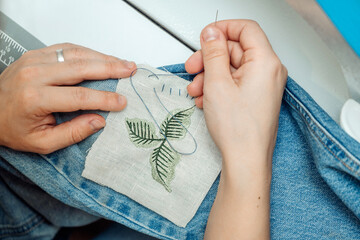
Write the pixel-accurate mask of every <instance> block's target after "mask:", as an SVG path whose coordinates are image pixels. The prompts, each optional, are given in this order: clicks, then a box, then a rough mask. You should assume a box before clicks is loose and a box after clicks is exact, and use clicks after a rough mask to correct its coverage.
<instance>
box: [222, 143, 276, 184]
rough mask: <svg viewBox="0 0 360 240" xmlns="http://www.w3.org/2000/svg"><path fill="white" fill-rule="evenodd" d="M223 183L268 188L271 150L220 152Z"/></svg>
mask: <svg viewBox="0 0 360 240" xmlns="http://www.w3.org/2000/svg"><path fill="white" fill-rule="evenodd" d="M222 156H223V159H222V173H221V175H222V176H221V177H222V178H223V181H224V183H227V184H231V185H233V186H239V187H243V186H249V187H250V186H251V187H256V186H263V187H264V188H269V187H270V183H271V177H272V151H271V152H270V153H269V152H266V151H252V149H251V148H247V149H246V150H245V149H244V150H241V149H240V148H238V149H237V150H232V151H231V152H224V153H223V154H222Z"/></svg>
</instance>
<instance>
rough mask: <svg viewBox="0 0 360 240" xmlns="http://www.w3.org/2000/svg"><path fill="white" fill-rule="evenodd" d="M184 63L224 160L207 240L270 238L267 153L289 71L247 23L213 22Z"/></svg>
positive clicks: (191, 91)
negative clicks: (191, 77)
mask: <svg viewBox="0 0 360 240" xmlns="http://www.w3.org/2000/svg"><path fill="white" fill-rule="evenodd" d="M200 42H201V50H200V51H198V52H196V53H194V54H193V55H192V56H191V57H190V58H189V59H188V61H187V62H186V69H187V71H188V72H189V73H196V72H199V71H201V69H203V68H204V72H203V73H201V74H198V75H197V76H196V77H195V79H194V81H193V82H192V83H191V84H190V85H189V86H188V92H189V94H190V95H192V96H194V97H197V99H196V101H195V103H196V105H197V106H198V107H203V108H204V114H205V119H206V124H207V127H208V129H209V132H210V134H211V136H212V138H213V140H214V141H215V143H216V145H217V146H218V147H219V149H220V151H221V153H222V156H223V162H222V163H223V164H222V172H221V177H220V184H219V188H218V194H217V196H216V200H215V203H214V205H213V207H212V210H211V212H210V216H209V219H208V224H207V228H206V232H205V238H206V239H265V238H269V209H270V205H269V204H270V203H269V202H270V182H271V165H272V154H273V150H274V146H275V141H276V132H277V127H278V119H279V112H280V106H281V100H282V95H283V91H284V87H285V83H286V79H287V70H286V68H285V67H284V66H283V65H282V64H281V62H280V60H279V58H278V57H277V56H276V54H275V53H274V51H273V49H272V47H271V45H270V43H269V41H268V39H267V37H266V35H265V33H264V32H263V31H262V29H261V28H260V26H259V25H258V24H257V23H256V22H254V21H250V20H228V21H220V22H217V23H216V25H215V24H214V23H213V24H210V25H209V26H207V27H206V28H205V29H204V30H203V31H202V33H201V37H200Z"/></svg>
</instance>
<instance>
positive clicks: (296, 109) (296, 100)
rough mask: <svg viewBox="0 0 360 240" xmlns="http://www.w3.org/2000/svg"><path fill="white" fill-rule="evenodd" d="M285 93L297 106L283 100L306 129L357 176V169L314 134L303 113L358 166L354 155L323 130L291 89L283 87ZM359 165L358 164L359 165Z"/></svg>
mask: <svg viewBox="0 0 360 240" xmlns="http://www.w3.org/2000/svg"><path fill="white" fill-rule="evenodd" d="M285 91H286V93H287V94H288V96H289V97H290V98H292V99H293V100H294V101H295V102H296V103H297V104H298V105H299V106H295V105H294V104H293V103H291V102H290V101H288V100H286V99H285V101H286V102H287V103H288V104H290V105H291V106H292V107H293V109H294V110H295V111H296V112H297V113H298V114H299V115H300V116H301V117H302V118H303V120H304V122H305V123H306V125H307V126H308V129H309V130H310V131H311V132H312V133H313V134H314V136H315V137H316V138H317V139H318V141H319V142H320V143H321V144H322V145H323V146H324V147H325V148H326V149H327V150H328V152H330V153H331V154H332V155H333V156H334V157H335V158H336V159H338V160H339V161H340V162H341V163H342V164H343V165H344V166H345V167H346V168H347V169H349V170H350V171H351V172H352V173H354V174H355V175H357V176H360V174H359V173H357V171H356V170H355V169H353V168H351V167H350V166H348V164H346V163H345V162H344V161H343V160H342V159H340V158H339V157H338V156H336V154H335V153H334V152H333V151H332V150H331V149H329V147H328V146H327V145H326V144H325V143H324V142H323V140H321V138H320V136H319V135H318V134H316V132H315V131H314V130H313V129H312V128H311V126H310V125H309V122H308V120H306V118H305V116H304V115H305V114H307V115H308V116H309V117H310V119H311V122H312V123H314V124H315V126H316V127H317V128H318V130H320V131H321V132H322V133H323V134H324V136H326V138H327V139H328V140H329V141H331V142H332V143H333V144H334V145H336V146H337V147H338V148H339V149H341V151H342V152H343V153H344V154H345V156H346V157H347V158H348V159H349V160H351V161H352V162H353V163H354V164H356V165H357V166H359V164H358V163H357V162H356V161H355V160H354V159H356V158H355V157H354V156H352V154H351V153H349V152H348V151H347V150H346V149H343V147H342V146H340V144H339V143H338V142H337V141H334V140H333V139H334V137H333V136H332V135H331V134H329V133H328V132H327V131H325V130H323V129H322V128H321V127H320V126H319V125H320V124H319V122H318V121H317V120H316V119H315V118H314V116H313V115H312V114H311V113H310V111H309V110H308V109H307V108H306V107H305V106H304V105H303V104H302V103H301V102H300V101H299V100H298V99H297V98H296V97H295V96H294V95H293V94H292V93H291V91H290V90H289V89H287V88H285ZM301 108H302V109H303V110H305V112H306V113H305V114H303V113H301V112H300V111H299V109H301ZM359 167H360V166H359Z"/></svg>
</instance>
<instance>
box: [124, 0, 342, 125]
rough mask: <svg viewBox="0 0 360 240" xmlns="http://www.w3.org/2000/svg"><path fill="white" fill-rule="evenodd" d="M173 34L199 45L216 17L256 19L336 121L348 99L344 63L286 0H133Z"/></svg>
mask: <svg viewBox="0 0 360 240" xmlns="http://www.w3.org/2000/svg"><path fill="white" fill-rule="evenodd" d="M129 1H130V2H131V3H132V4H134V5H135V6H137V7H138V8H139V9H141V10H142V11H144V12H145V13H146V14H148V15H149V16H150V17H152V18H154V19H156V21H158V22H159V23H160V24H162V25H163V26H164V27H165V28H167V29H168V30H169V31H171V32H172V33H173V34H174V35H176V36H177V37H179V38H180V39H182V40H183V41H184V42H186V43H187V44H189V45H191V46H192V47H193V48H196V49H199V48H200V44H199V35H200V32H201V30H202V29H203V27H204V26H206V25H207V24H209V23H211V22H214V20H215V15H216V11H217V10H218V11H219V14H218V20H223V19H253V20H256V21H257V22H259V24H260V26H261V27H262V28H263V29H264V31H265V33H266V34H267V36H268V38H269V40H270V42H271V44H272V46H273V48H274V50H275V52H276V53H277V54H278V56H279V57H280V59H281V61H282V62H283V64H284V65H285V66H286V67H287V68H288V70H289V75H290V76H291V77H293V78H294V79H295V80H296V81H297V82H298V83H299V84H300V85H301V86H302V87H303V88H304V89H305V90H306V91H307V92H308V93H310V95H311V96H312V97H313V98H314V99H315V100H316V101H317V103H318V104H319V105H320V106H322V107H323V108H324V109H325V110H326V111H327V112H328V113H329V115H330V116H332V117H333V119H334V120H336V121H339V116H340V110H341V107H342V105H343V104H344V103H345V101H346V99H348V98H349V93H348V87H347V82H346V80H345V77H344V74H343V72H342V69H341V66H340V64H339V62H338V60H337V59H336V57H335V56H334V54H333V53H332V52H331V51H330V49H329V48H328V46H327V45H326V44H325V43H324V42H323V41H322V40H321V38H320V37H319V36H318V34H317V33H316V32H315V31H314V29H313V28H312V27H310V26H309V24H308V23H307V22H306V21H305V20H304V19H303V18H302V17H301V16H300V15H299V14H298V13H297V12H296V11H295V10H294V9H293V8H292V7H291V6H289V5H288V4H287V3H286V2H285V0H222V1H220V0H197V1H193V0H182V1H174V0H151V1H149V0H129Z"/></svg>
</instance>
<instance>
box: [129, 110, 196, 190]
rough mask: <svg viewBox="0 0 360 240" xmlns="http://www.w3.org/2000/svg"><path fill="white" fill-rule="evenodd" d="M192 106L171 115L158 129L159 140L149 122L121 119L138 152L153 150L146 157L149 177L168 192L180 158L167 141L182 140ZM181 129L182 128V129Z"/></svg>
mask: <svg viewBox="0 0 360 240" xmlns="http://www.w3.org/2000/svg"><path fill="white" fill-rule="evenodd" d="M194 109H195V106H193V107H191V108H188V109H180V110H179V109H176V110H174V111H171V112H170V113H169V114H168V115H167V117H166V118H165V120H164V121H163V122H162V124H161V126H160V133H161V135H162V137H158V136H157V135H156V133H155V126H154V124H153V123H152V122H149V121H147V120H144V119H138V118H134V119H128V118H126V119H125V123H126V124H125V125H126V128H127V130H128V133H129V138H130V140H131V142H132V143H133V144H134V145H135V146H136V147H138V148H151V147H155V148H154V149H153V151H152V153H151V156H150V165H151V173H152V177H153V179H154V180H155V181H157V182H158V183H160V184H162V185H163V186H164V187H165V189H166V190H167V191H168V192H171V187H170V183H171V181H172V180H173V179H174V177H175V167H176V165H177V164H178V162H179V160H180V157H181V155H180V154H179V153H178V152H176V151H175V150H174V149H173V147H171V146H170V143H169V140H180V139H183V138H185V136H186V133H187V130H186V128H188V127H189V126H190V124H191V119H190V118H191V116H192V114H193V113H194ZM184 127H185V128H184Z"/></svg>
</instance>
